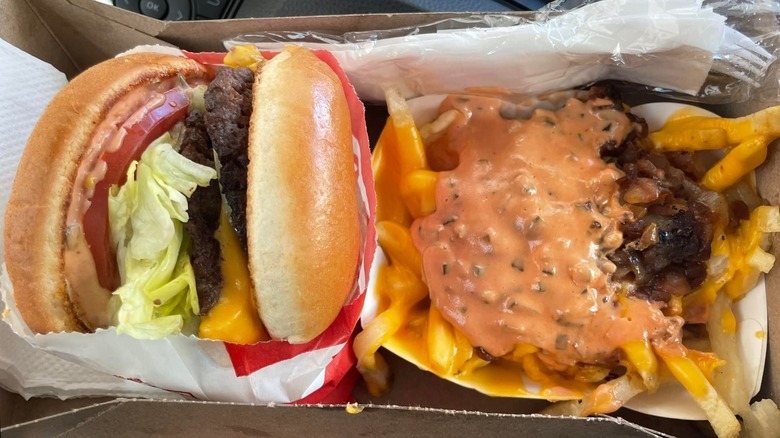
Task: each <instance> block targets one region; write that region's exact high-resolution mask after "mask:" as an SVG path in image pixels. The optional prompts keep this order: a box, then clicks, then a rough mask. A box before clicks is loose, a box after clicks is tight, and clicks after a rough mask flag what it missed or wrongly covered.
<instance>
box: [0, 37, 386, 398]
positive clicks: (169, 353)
mask: <svg viewBox="0 0 780 438" xmlns="http://www.w3.org/2000/svg"><path fill="white" fill-rule="evenodd" d="M179 54H183V55H184V56H188V57H192V58H195V59H198V60H199V61H201V62H205V63H221V60H222V56H223V55H224V54H189V53H186V52H179ZM315 54H316V55H317V57H318V58H320V59H321V60H323V61H324V62H326V63H327V64H328V65H330V66H331V68H332V69H333V70H334V71H335V72H336V74H337V75H338V76H339V78H340V79H341V81H342V84H343V86H344V91H345V94H346V97H347V101H348V103H349V108H350V113H351V120H352V134H353V152H354V165H355V173H356V175H357V190H358V193H359V206H358V208H359V211H360V215H359V217H360V224H361V227H360V235H361V242H362V245H361V251H360V265H359V272H358V273H357V275H356V280H355V284H354V285H353V289H352V293H351V294H350V296H349V298H348V299H347V303H346V304H345V306H344V307H343V308H342V310H341V312H340V313H339V315H338V316H337V318H336V320H335V321H334V322H333V323H332V324H331V325H330V327H328V329H327V330H326V331H325V332H324V333H322V334H321V335H320V336H319V337H317V338H316V339H314V340H312V341H311V342H309V343H306V344H298V345H293V344H289V343H287V342H286V341H268V342H261V343H258V344H254V345H236V344H231V343H226V342H220V341H210V340H204V339H198V338H197V337H195V336H184V335H177V336H169V337H166V338H164V339H160V340H154V341H150V340H138V339H135V338H132V337H130V336H127V335H118V334H117V333H116V331H115V329H113V328H110V329H107V330H98V331H97V332H96V333H91V334H81V333H50V334H46V335H39V334H33V333H32V332H31V331H30V330H29V328H28V327H27V326H26V324H25V323H24V321H23V320H22V318H21V316H20V315H19V313H18V310H17V309H16V305H15V303H14V300H13V294H12V293H11V292H12V285H11V284H10V281H9V278H8V276H7V274H6V272H5V269H3V273H2V274H3V275H2V277H0V295H2V299H3V301H4V302H5V304H6V309H7V310H6V311H4V312H3V320H4V321H5V322H6V323H7V324H8V325H9V326H10V327H11V329H12V330H13V332H14V333H15V334H16V335H17V336H19V337H21V338H22V339H23V340H25V341H26V342H27V343H29V344H31V345H32V346H34V347H36V348H38V349H42V350H44V351H46V352H48V353H51V354H53V355H55V356H57V357H59V358H64V359H66V360H67V361H70V362H72V363H75V364H79V365H82V366H83V367H86V368H88V369H90V370H94V371H97V372H100V373H105V374H107V375H110V376H116V377H119V378H121V379H125V380H128V381H132V382H139V383H142V384H144V386H141V385H129V386H127V385H125V386H124V387H123V389H122V394H121V395H124V396H127V395H133V393H134V392H133V390H132V388H144V387H145V388H144V389H148V388H149V387H151V388H157V389H159V390H160V391H156V392H149V391H144V390H139V391H138V395H139V396H149V395H150V394H153V395H161V394H169V395H170V396H172V397H174V398H180V397H184V398H188V399H197V400H216V401H230V402H250V403H293V402H297V403H343V402H347V401H349V400H350V399H351V391H352V387H353V386H354V384H355V382H356V380H357V377H358V376H357V373H356V371H355V369H354V364H355V356H354V353H353V352H352V342H351V341H352V334H353V331H354V329H355V326H356V324H357V321H358V319H359V317H360V313H361V309H362V307H363V301H364V299H365V292H366V287H367V284H368V275H369V270H370V267H371V263H372V260H373V256H374V251H375V249H376V232H375V228H374V211H375V206H376V197H375V194H374V184H373V177H372V173H371V162H370V150H369V143H368V134H367V132H366V127H365V117H364V115H365V114H364V108H363V104H362V103H361V102H360V100H359V99H358V98H357V96H356V94H355V92H354V89H353V88H352V86H351V85H350V84H349V82H348V80H347V78H346V75H345V74H344V72H343V71H342V69H341V67H340V66H339V65H338V62H337V61H336V60H335V58H333V56H332V55H331V54H330V53H329V52H326V51H316V52H315ZM209 61H212V62H209ZM5 190H10V187H8V188H6V189H5ZM5 256H6V257H9V258H10V257H13V256H14V255H13V254H6V255H5ZM4 329H5V328H4ZM20 366H21V364H17V365H16V367H15V368H20ZM85 383H87V382H85ZM6 386H8V385H6ZM50 387H51V388H53V391H52V393H51V394H50V395H61V394H57V393H56V384H52V385H50ZM85 387H89V385H88V384H86V385H85ZM74 394H75V395H81V396H85V395H113V394H106V393H102V392H96V393H92V394H88V393H83V392H82V393H79V392H76V393H73V392H69V393H68V395H74ZM117 395H120V394H117ZM61 396H62V395H61Z"/></svg>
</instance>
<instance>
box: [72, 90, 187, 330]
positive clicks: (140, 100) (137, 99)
mask: <svg viewBox="0 0 780 438" xmlns="http://www.w3.org/2000/svg"><path fill="white" fill-rule="evenodd" d="M179 81H180V80H179V79H178V78H171V79H167V80H165V81H162V82H159V83H155V84H149V85H142V86H138V87H136V88H134V89H132V90H130V91H129V92H128V93H127V94H125V95H124V96H123V97H122V98H120V99H119V100H118V101H117V102H116V103H114V105H113V106H112V107H111V109H110V110H109V111H108V114H106V116H105V118H104V119H103V121H102V122H100V124H99V125H98V126H97V127H96V128H95V131H94V132H93V134H92V138H91V140H90V144H89V146H88V148H87V149H86V152H85V155H84V156H83V157H82V159H81V163H80V165H79V168H78V170H77V173H76V178H75V182H74V185H73V191H72V193H71V197H70V203H69V205H68V212H67V216H66V224H65V226H66V228H65V230H66V232H65V249H64V251H63V253H64V259H65V278H66V279H67V282H68V293H69V295H70V299H71V301H72V302H73V304H74V308H75V310H76V312H77V314H78V317H79V319H81V321H82V322H83V323H84V324H85V325H87V327H89V328H90V329H96V328H105V327H108V325H109V322H110V321H109V320H110V315H109V312H108V309H109V305H108V301H109V298H110V297H111V291H108V290H106V289H105V288H104V287H102V286H101V285H100V282H99V281H98V275H97V270H96V268H95V262H94V259H93V258H92V253H91V252H90V249H89V245H88V243H87V240H86V237H85V235H84V230H83V227H82V218H83V217H84V213H86V211H87V209H89V206H90V203H91V202H90V201H91V199H92V196H93V193H94V188H95V185H96V183H97V182H99V181H101V180H102V179H103V177H104V176H105V174H106V162H105V161H103V160H101V159H100V158H101V156H102V155H103V153H104V152H114V151H116V150H118V149H119V148H120V146H121V145H122V141H123V140H124V138H125V135H126V130H125V127H129V126H132V125H134V124H136V123H138V122H139V121H140V120H142V119H143V118H144V117H145V116H146V115H147V114H149V112H151V111H152V110H154V109H155V108H157V107H159V106H160V105H162V104H163V103H164V101H165V99H164V96H163V94H162V93H164V92H165V91H167V90H170V89H171V88H173V87H174V86H176V84H178V83H179ZM193 86H194V85H193Z"/></svg>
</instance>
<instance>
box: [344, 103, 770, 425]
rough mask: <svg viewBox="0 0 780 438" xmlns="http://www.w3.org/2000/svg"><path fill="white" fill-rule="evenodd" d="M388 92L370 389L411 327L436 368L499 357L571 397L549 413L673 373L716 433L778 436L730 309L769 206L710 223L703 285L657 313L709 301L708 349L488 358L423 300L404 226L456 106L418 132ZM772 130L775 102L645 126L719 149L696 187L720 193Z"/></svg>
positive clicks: (366, 352) (585, 408)
mask: <svg viewBox="0 0 780 438" xmlns="http://www.w3.org/2000/svg"><path fill="white" fill-rule="evenodd" d="M386 99H387V105H388V111H389V113H390V118H389V119H388V122H387V124H386V126H385V130H384V131H383V133H382V136H381V137H380V140H379V142H378V144H377V146H376V149H375V152H374V160H373V162H372V164H373V166H374V167H373V168H374V173H375V176H376V180H377V187H378V200H377V201H378V204H377V205H378V207H377V220H378V225H377V230H378V236H379V242H380V245H381V247H382V249H383V250H384V251H385V253H386V254H387V256H388V258H389V265H388V266H384V267H382V269H381V270H380V280H379V281H378V288H379V290H380V293H381V294H383V300H384V301H383V303H384V307H382V308H380V309H379V313H378V315H377V317H376V318H375V319H374V320H373V321H372V322H371V323H369V324H368V325H367V326H366V328H365V329H364V331H363V332H362V333H361V334H359V335H358V337H357V339H356V340H355V352H356V354H357V356H358V362H359V365H358V367H359V368H360V369H361V371H362V372H364V376H365V377H366V379H367V380H368V381H369V382H368V383H369V389H370V390H371V392H372V393H377V392H379V391H381V390H383V389H386V385H387V379H388V376H389V372H388V370H387V369H386V363H384V361H383V360H382V359H381V357H380V356H379V355H378V353H377V351H378V349H379V347H380V346H382V345H385V344H386V343H387V341H388V340H389V339H391V338H393V337H394V336H397V334H398V333H400V332H401V331H403V330H404V327H411V326H412V325H413V326H414V331H413V333H414V334H415V335H419V336H420V340H421V342H420V345H422V346H423V347H422V348H424V353H423V354H422V356H418V357H417V358H418V360H419V361H420V362H421V363H422V366H425V367H427V368H428V369H430V370H433V371H434V372H435V373H436V374H438V375H440V376H444V377H453V378H457V377H458V376H465V375H469V374H471V373H479V372H481V371H483V370H482V369H483V368H490V367H496V366H501V363H502V362H508V363H511V364H513V366H515V367H517V369H518V370H519V369H521V370H522V372H523V373H524V374H525V376H526V377H527V378H528V379H530V380H532V381H534V382H535V383H536V384H538V385H539V390H538V392H537V394H538V395H540V396H543V397H547V398H552V399H567V398H570V399H573V398H576V399H577V400H567V401H561V402H558V403H555V404H553V405H552V406H550V407H549V408H548V409H546V410H545V411H544V413H547V414H551V415H576V416H584V415H591V414H595V413H609V412H614V411H615V410H617V409H618V408H620V407H621V406H623V404H625V403H626V402H627V401H628V400H630V399H631V398H633V397H634V396H636V395H637V394H639V393H642V392H646V391H649V392H653V391H655V390H656V389H657V388H658V387H659V385H660V384H662V382H665V381H667V380H671V379H674V380H676V381H677V382H679V383H680V384H682V386H683V387H684V388H685V389H686V390H687V391H688V392H689V393H690V394H691V395H692V396H693V398H694V400H695V401H696V403H697V404H698V405H699V406H700V407H701V408H702V409H703V410H704V412H705V414H706V416H707V418H708V420H709V421H710V423H711V424H712V427H713V429H714V431H715V433H716V434H717V435H718V436H720V437H736V436H738V435H739V433H740V430H741V428H742V426H741V424H740V422H739V421H738V419H737V417H736V416H735V414H738V415H740V416H741V417H742V418H743V419H744V422H745V429H746V431H748V432H749V433H755V434H756V435H753V436H775V435H776V432H777V431H778V430H780V411H778V410H777V407H776V406H774V404H773V403H771V401H769V402H760V403H756V404H754V405H753V406H751V405H750V404H749V402H750V396H751V389H752V388H748V387H747V385H746V383H745V379H744V370H743V367H742V364H741V363H740V359H739V354H738V351H739V349H738V347H739V345H738V342H737V336H736V335H737V333H738V330H739V327H738V324H737V320H736V318H735V317H734V313H733V311H732V308H731V306H732V304H733V302H734V301H736V300H738V299H740V298H741V297H743V296H744V294H745V293H747V291H749V290H750V289H752V288H753V287H754V286H755V284H756V282H757V281H758V280H759V278H760V274H761V273H762V272H763V273H765V272H768V271H769V269H771V268H772V266H773V264H774V257H773V256H772V255H771V254H769V253H768V252H767V251H766V250H767V243H768V239H767V236H768V235H769V233H774V232H780V209H778V207H773V206H757V207H755V208H754V209H753V210H752V211H751V212H750V217H749V219H747V220H743V221H742V222H741V223H739V225H738V226H737V227H733V226H730V225H728V224H727V222H728V221H727V220H724V221H722V222H721V223H718V224H716V226H715V230H714V233H713V235H714V238H713V241H712V245H711V254H712V256H711V259H710V262H709V265H708V275H707V278H706V280H705V282H704V283H703V284H702V285H701V286H700V287H699V289H698V290H697V291H695V292H694V293H691V294H689V295H687V296H685V297H684V298H683V297H675V298H674V299H673V300H671V301H670V303H669V306H668V308H666V309H664V312H665V315H667V316H669V317H673V316H685V315H687V314H688V311H689V310H690V309H693V308H695V307H697V306H703V308H706V309H709V313H706V315H709V317H708V318H703V319H702V320H701V321H703V320H704V319H706V322H707V329H708V332H709V337H710V342H709V344H711V345H712V349H713V351H712V352H709V351H697V350H689V349H686V347H684V346H683V345H682V344H674V348H668V346H660V345H654V344H653V343H651V342H650V341H648V340H635V341H630V342H628V343H626V344H625V345H622V346H621V348H620V351H619V358H620V365H623V366H624V367H625V373H624V374H622V375H619V376H617V377H615V376H614V375H612V376H611V379H610V372H611V371H612V370H610V368H608V367H605V366H599V365H593V364H588V365H576V366H572V367H568V369H566V370H562V369H560V367H558V368H555V367H553V368H551V367H550V366H548V364H549V363H546V362H545V360H544V356H543V355H542V352H541V351H540V349H539V347H537V346H535V345H530V344H519V345H517V346H515V348H514V350H513V351H512V352H511V353H509V354H507V355H505V356H503V357H501V358H498V359H496V360H493V361H488V360H485V359H483V358H481V357H479V355H478V354H476V353H475V350H474V347H473V346H472V345H471V344H470V343H469V341H468V339H467V338H466V337H465V336H464V335H463V334H461V333H460V332H459V331H458V329H457V328H456V327H454V326H453V325H452V324H450V323H449V322H448V321H447V320H446V319H444V317H443V316H442V314H441V313H440V311H439V310H438V309H437V308H436V307H435V306H432V305H430V304H428V303H427V302H425V299H426V297H427V287H426V285H425V283H424V281H423V276H422V268H421V256H420V254H419V253H418V252H417V250H416V248H415V246H414V244H413V242H412V238H411V233H410V230H409V228H410V226H411V224H412V222H413V221H414V219H416V218H420V217H425V216H427V215H429V214H431V213H432V212H434V211H435V209H436V185H437V179H438V173H437V172H435V171H432V170H430V168H429V166H428V161H427V157H426V149H425V145H426V144H430V143H431V142H433V141H436V140H437V139H439V138H441V136H442V135H444V134H445V133H446V131H447V130H448V129H449V128H450V126H451V125H452V123H454V122H455V121H456V120H457V119H458V117H459V113H458V112H457V111H455V110H449V111H446V112H444V113H442V114H440V115H439V117H438V118H437V119H436V120H434V121H433V122H431V123H429V124H427V125H425V126H423V127H421V128H420V129H419V130H418V129H417V127H416V126H415V123H414V120H413V118H412V115H411V112H410V111H409V108H408V105H407V104H406V101H405V100H404V99H403V98H402V97H401V96H400V94H399V93H398V92H396V91H394V90H388V91H387V94H386ZM778 137H780V107H775V108H769V109H767V110H764V111H762V112H759V113H756V114H753V115H751V116H747V117H742V118H738V119H721V118H708V117H699V116H690V115H686V114H680V115H678V116H676V117H673V118H672V119H671V120H670V121H669V122H667V124H666V125H665V126H664V127H663V129H661V130H660V131H658V132H655V133H651V134H650V139H651V141H652V142H653V146H654V147H655V148H656V150H658V151H703V150H725V151H726V154H725V155H724V156H723V157H722V158H721V159H720V161H718V162H717V163H716V164H715V165H714V166H713V167H712V168H711V169H709V170H708V171H707V172H706V173H705V175H704V177H703V179H702V181H701V184H702V186H704V187H706V188H709V189H711V190H714V191H719V192H722V191H724V190H727V189H728V188H730V187H732V186H733V185H734V184H736V183H737V182H738V181H740V180H743V179H744V178H746V177H749V176H750V175H751V172H752V171H753V170H754V169H755V168H757V167H758V166H759V165H760V164H761V163H762V162H763V161H764V160H765V158H766V153H767V147H768V145H769V144H770V143H771V142H772V141H773V140H774V139H776V138H778ZM380 191H381V196H380V195H379V193H380ZM753 205H755V204H753ZM415 306H417V307H415ZM424 306H427V307H424ZM412 309H415V310H414V311H412ZM420 309H425V310H424V311H421V310H420ZM412 314H413V315H414V316H412ZM410 333H411V332H410ZM697 345H703V346H707V345H708V344H707V342H706V341H705V342H700V343H698V344H697ZM420 357H422V359H420ZM504 371H505V370H504ZM520 393H522V392H520ZM771 428H774V429H771ZM771 432H774V433H775V435H771ZM762 433H764V434H766V435H761V434H762Z"/></svg>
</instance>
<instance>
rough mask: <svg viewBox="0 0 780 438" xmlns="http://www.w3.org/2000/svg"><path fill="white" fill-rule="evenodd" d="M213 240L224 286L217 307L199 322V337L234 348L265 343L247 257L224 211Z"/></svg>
mask: <svg viewBox="0 0 780 438" xmlns="http://www.w3.org/2000/svg"><path fill="white" fill-rule="evenodd" d="M215 237H216V238H217V240H218V241H219V246H220V249H221V250H222V262H221V264H222V278H223V279H224V286H223V287H222V295H221V296H220V297H219V301H218V302H217V304H216V305H215V306H214V307H213V308H212V309H211V311H210V312H209V313H208V314H207V315H206V316H204V317H203V318H201V320H200V330H199V333H198V336H199V337H201V338H207V339H215V340H220V341H226V342H233V343H236V344H254V343H256V342H260V341H265V340H268V339H269V336H268V333H267V332H266V331H265V327H263V323H262V322H261V321H260V317H259V316H258V314H257V307H256V306H255V302H254V294H253V291H252V283H251V281H250V280H249V268H248V266H247V257H246V254H244V250H243V249H242V248H241V244H240V243H239V241H238V236H237V235H236V232H235V231H234V230H233V227H232V226H230V222H229V221H228V218H227V214H226V213H225V210H224V209H223V210H222V213H221V214H220V219H219V228H218V229H217V232H216V233H215Z"/></svg>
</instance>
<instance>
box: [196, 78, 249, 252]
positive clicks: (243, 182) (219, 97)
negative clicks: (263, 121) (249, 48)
mask: <svg viewBox="0 0 780 438" xmlns="http://www.w3.org/2000/svg"><path fill="white" fill-rule="evenodd" d="M253 80H254V73H253V72H252V71H251V70H249V69H248V68H245V67H241V68H223V69H221V70H220V71H219V72H218V73H217V75H216V77H215V78H214V80H213V81H212V82H211V84H210V85H209V87H208V90H206V94H205V96H204V98H205V101H206V114H205V116H204V120H205V123H206V130H207V131H208V135H209V138H210V139H211V143H212V145H213V147H214V150H215V151H216V152H217V158H218V159H219V165H220V170H219V182H220V185H221V186H222V193H223V194H224V195H225V199H226V200H227V204H228V206H229V207H230V223H231V224H232V225H233V228H235V230H236V233H238V237H239V240H240V241H241V245H242V246H243V248H244V251H246V188H247V165H248V164H249V158H248V155H247V148H248V135H249V134H248V133H249V118H250V115H251V114H252V83H253Z"/></svg>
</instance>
